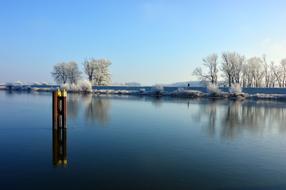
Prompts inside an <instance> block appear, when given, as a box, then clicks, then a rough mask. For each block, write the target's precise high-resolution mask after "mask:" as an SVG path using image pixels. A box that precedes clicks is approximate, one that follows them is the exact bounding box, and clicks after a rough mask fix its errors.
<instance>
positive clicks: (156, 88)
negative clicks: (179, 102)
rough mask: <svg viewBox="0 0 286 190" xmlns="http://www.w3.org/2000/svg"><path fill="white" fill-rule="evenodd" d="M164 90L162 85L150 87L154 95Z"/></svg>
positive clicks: (160, 93)
mask: <svg viewBox="0 0 286 190" xmlns="http://www.w3.org/2000/svg"><path fill="white" fill-rule="evenodd" d="M163 92H164V87H163V86H162V85H155V86H153V87H152V88H151V93H152V94H154V95H162V94H163Z"/></svg>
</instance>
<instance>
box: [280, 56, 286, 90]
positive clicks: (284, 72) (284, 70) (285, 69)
mask: <svg viewBox="0 0 286 190" xmlns="http://www.w3.org/2000/svg"><path fill="white" fill-rule="evenodd" d="M280 72H281V80H282V81H281V82H282V85H281V87H286V59H282V60H281V62H280Z"/></svg>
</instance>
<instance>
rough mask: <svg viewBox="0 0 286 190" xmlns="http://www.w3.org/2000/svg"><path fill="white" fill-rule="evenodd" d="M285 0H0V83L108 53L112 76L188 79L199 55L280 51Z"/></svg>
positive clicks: (284, 39)
mask: <svg viewBox="0 0 286 190" xmlns="http://www.w3.org/2000/svg"><path fill="white" fill-rule="evenodd" d="M285 7H286V1H283V0H280V1H278V0H277V1H275V0H273V1H270V0H252V1H247V0H232V1H229V0H217V1H215V0H200V1H199V0H197V1H191V0H120V1H119V0H113V1H112V0H102V1H96V0H90V1H87V0H80V1H79V0H78V1H72V0H63V1H60V0H57V1H56V0H46V1H44V0H42V1H39V0H38V1H36V0H34V1H31V0H23V1H15V0H1V1H0V65H1V68H0V82H6V81H16V80H22V81H48V82H52V78H51V76H50V72H51V71H52V67H53V65H54V64H56V63H58V62H62V61H72V60H73V61H77V62H78V63H79V66H80V67H81V66H82V65H81V63H82V62H83V60H84V59H86V58H89V57H94V58H109V59H110V60H111V61H112V62H113V64H112V66H111V73H112V78H113V82H132V81H137V82H140V83H142V84H156V83H172V82H178V81H188V80H194V78H193V77H192V71H193V69H194V68H195V67H197V66H199V65H200V64H201V60H202V58H203V57H204V56H207V55H208V54H211V53H219V54H220V53H221V52H223V51H237V52H239V53H241V54H244V55H246V56H248V57H250V56H255V55H257V56H261V55H262V54H264V53H265V54H266V55H267V56H268V58H269V60H273V61H276V62H278V61H279V60H280V59H282V58H286V35H285V34H286V11H285Z"/></svg>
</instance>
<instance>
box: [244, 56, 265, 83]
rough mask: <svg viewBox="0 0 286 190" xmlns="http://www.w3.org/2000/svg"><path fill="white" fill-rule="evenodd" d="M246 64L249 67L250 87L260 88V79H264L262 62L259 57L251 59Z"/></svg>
mask: <svg viewBox="0 0 286 190" xmlns="http://www.w3.org/2000/svg"><path fill="white" fill-rule="evenodd" d="M247 64H248V67H249V72H250V76H251V77H252V79H251V86H252V87H261V86H262V79H263V77H264V70H263V61H262V59H261V58H259V57H252V58H250V59H248V60H247Z"/></svg>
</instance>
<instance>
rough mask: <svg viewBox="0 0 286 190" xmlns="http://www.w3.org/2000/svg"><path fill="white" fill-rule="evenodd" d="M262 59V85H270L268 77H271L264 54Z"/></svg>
mask: <svg viewBox="0 0 286 190" xmlns="http://www.w3.org/2000/svg"><path fill="white" fill-rule="evenodd" d="M262 59H263V63H264V64H263V66H264V85H265V87H266V88H268V87H270V77H271V72H270V66H269V65H268V63H267V60H266V55H263V56H262Z"/></svg>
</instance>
